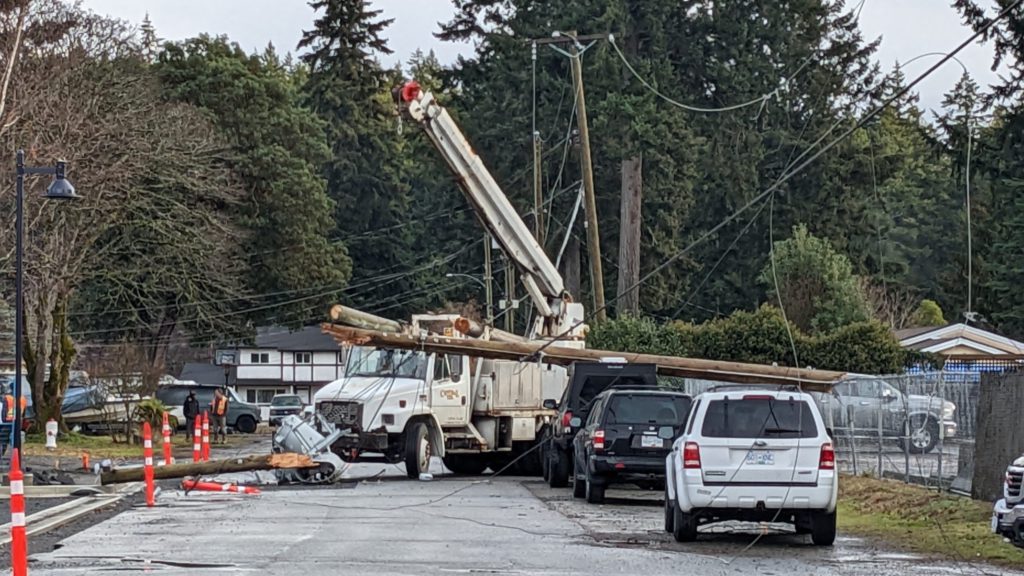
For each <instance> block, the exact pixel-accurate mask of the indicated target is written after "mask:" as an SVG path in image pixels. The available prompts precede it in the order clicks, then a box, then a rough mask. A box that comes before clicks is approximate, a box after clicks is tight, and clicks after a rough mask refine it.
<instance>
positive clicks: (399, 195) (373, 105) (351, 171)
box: [299, 0, 422, 316]
mask: <svg viewBox="0 0 1024 576" xmlns="http://www.w3.org/2000/svg"><path fill="white" fill-rule="evenodd" d="M310 6H312V7H313V9H314V10H315V11H316V13H317V17H316V20H315V22H314V26H313V29H312V30H309V31H306V32H305V33H304V34H303V36H302V40H301V41H300V42H299V50H300V51H301V52H302V56H301V60H302V62H303V63H305V64H306V66H307V67H308V69H309V76H308V79H307V81H306V86H305V92H306V95H307V98H308V101H309V103H310V105H311V106H312V108H313V110H315V111H316V113H317V114H318V115H319V116H320V118H322V119H323V121H324V122H325V124H326V133H327V139H328V142H329V144H330V147H331V155H330V159H329V160H328V161H327V162H326V163H325V164H324V174H325V175H326V178H327V193H328V195H329V196H330V198H331V199H332V200H333V201H334V203H335V210H334V219H335V221H336V222H337V226H338V229H339V231H340V237H341V239H342V240H343V241H344V242H345V245H346V246H347V247H348V250H349V254H350V256H351V258H352V265H353V268H352V270H353V278H352V282H353V284H357V285H361V286H363V287H362V288H360V289H358V290H356V291H354V292H351V293H349V294H346V296H345V298H346V300H347V301H348V303H350V304H352V305H353V306H356V307H360V308H365V309H366V310H368V311H387V312H388V313H389V315H395V316H404V314H405V312H406V311H407V310H408V308H407V307H406V305H405V304H404V301H403V299H402V297H401V295H403V294H405V293H408V292H410V291H412V289H413V288H414V282H413V277H412V276H409V275H405V273H407V272H408V271H409V270H411V269H414V268H415V267H416V266H417V265H419V264H422V263H418V262H416V261H415V260H414V254H413V252H412V250H411V247H412V236H411V234H410V230H409V224H410V201H409V191H408V186H407V184H406V182H405V177H404V175H403V163H404V162H403V159H402V158H401V147H400V142H399V136H398V134H397V118H396V116H395V113H394V106H393V104H392V103H391V97H390V89H391V86H389V85H387V83H388V82H389V81H390V80H393V76H390V75H389V74H388V73H387V71H385V70H384V69H382V68H381V66H380V64H379V63H378V62H377V61H376V60H375V59H374V54H388V53H390V50H389V49H388V47H387V43H386V41H385V40H384V38H383V37H382V33H383V32H384V30H385V29H386V28H387V26H388V25H389V24H390V23H391V20H386V19H381V18H380V14H381V11H380V10H374V9H372V8H371V7H370V4H369V3H368V2H365V1H364V0H316V1H314V2H310ZM367 283H370V285H368V286H366V285H365V284H367Z"/></svg>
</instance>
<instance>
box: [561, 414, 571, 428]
mask: <svg viewBox="0 0 1024 576" xmlns="http://www.w3.org/2000/svg"><path fill="white" fill-rule="evenodd" d="M571 420H572V412H570V411H569V410H566V411H565V414H562V428H568V427H569V422H570V421H571Z"/></svg>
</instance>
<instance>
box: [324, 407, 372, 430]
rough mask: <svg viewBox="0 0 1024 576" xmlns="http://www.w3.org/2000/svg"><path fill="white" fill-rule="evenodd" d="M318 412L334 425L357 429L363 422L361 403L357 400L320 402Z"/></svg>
mask: <svg viewBox="0 0 1024 576" xmlns="http://www.w3.org/2000/svg"><path fill="white" fill-rule="evenodd" d="M319 412H320V415H321V416H323V417H324V418H325V419H327V421H328V422H330V423H331V424H334V425H335V426H344V427H345V428H354V429H359V427H360V425H361V424H362V422H363V405H362V404H360V403H359V402H321V403H320V408H319Z"/></svg>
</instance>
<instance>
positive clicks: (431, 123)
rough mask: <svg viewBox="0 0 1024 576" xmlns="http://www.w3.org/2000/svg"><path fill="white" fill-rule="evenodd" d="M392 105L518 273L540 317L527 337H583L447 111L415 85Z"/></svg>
mask: <svg viewBox="0 0 1024 576" xmlns="http://www.w3.org/2000/svg"><path fill="white" fill-rule="evenodd" d="M395 100H396V102H397V103H398V105H399V107H400V109H401V111H402V112H403V114H404V115H405V116H407V117H408V118H410V119H412V120H413V121H415V122H416V123H417V124H418V125H419V126H420V127H421V128H422V129H423V131H424V132H426V133H427V136H428V137H429V138H430V141H431V142H432V143H433V144H434V147H435V148H437V151H438V152H440V154H441V157H442V158H444V160H445V162H446V163H447V164H448V167H449V168H450V169H451V170H452V172H453V173H454V174H455V178H456V180H457V181H458V183H459V187H460V188H461V189H462V191H463V193H464V194H465V196H466V198H467V199H468V200H469V202H470V204H471V205H472V206H473V208H474V209H475V210H476V214H477V216H478V217H479V218H480V221H481V222H482V223H483V225H484V227H485V228H487V230H488V231H489V232H490V233H491V235H492V236H493V237H494V238H495V239H496V240H497V241H498V243H499V244H500V245H501V247H502V249H503V250H504V252H505V254H506V256H508V258H509V259H510V260H511V261H512V262H513V263H514V265H515V266H516V268H517V269H518V271H519V274H520V276H521V277H522V281H523V284H524V285H525V286H526V291H527V293H528V294H529V295H530V298H531V300H532V301H533V304H534V306H535V307H536V308H537V312H538V319H537V323H536V325H534V326H533V328H532V330H533V332H532V334H531V336H532V337H535V338H536V337H539V338H556V337H559V336H564V337H569V338H573V339H580V338H582V337H583V336H584V334H585V331H586V326H584V325H583V318H584V310H583V305H582V304H580V303H577V302H573V301H572V296H571V295H570V294H569V293H568V292H567V291H566V290H565V283H564V281H563V279H562V276H561V275H560V274H559V273H558V269H557V268H556V267H555V265H554V264H553V263H552V262H551V260H550V259H549V258H548V256H547V254H545V253H544V249H543V248H541V246H540V244H538V243H537V241H536V239H535V238H534V237H533V235H532V234H531V233H530V229H529V228H528V227H527V226H526V223H525V222H523V220H522V218H520V217H519V214H518V213H517V212H516V210H515V208H513V206H512V204H511V203H510V202H509V200H508V197H507V196H505V193H504V192H503V191H502V190H501V187H500V186H499V185H498V183H497V182H496V181H495V180H494V177H493V176H491V173H490V172H489V171H488V170H487V168H486V167H485V166H484V163H483V161H482V160H481V159H480V157H479V156H477V154H476V152H474V151H473V147H472V146H470V144H469V142H468V141H467V140H466V137H465V136H464V135H463V134H462V131H461V130H460V129H459V126H458V124H456V123H455V120H454V119H452V117H451V115H450V114H448V111H447V110H446V109H445V108H444V107H443V106H441V104H439V103H438V102H437V100H436V99H435V98H434V96H433V94H431V93H430V92H426V91H423V90H421V89H420V86H419V84H418V83H417V82H416V81H409V82H407V83H406V84H405V85H404V86H402V87H401V88H400V89H397V90H396V91H395Z"/></svg>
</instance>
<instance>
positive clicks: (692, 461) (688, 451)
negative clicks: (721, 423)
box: [683, 442, 700, 470]
mask: <svg viewBox="0 0 1024 576" xmlns="http://www.w3.org/2000/svg"><path fill="white" fill-rule="evenodd" d="M683 468H691V469H698V470H699V469H700V446H698V445H697V443H696V442H687V443H686V444H684V445H683Z"/></svg>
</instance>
